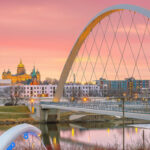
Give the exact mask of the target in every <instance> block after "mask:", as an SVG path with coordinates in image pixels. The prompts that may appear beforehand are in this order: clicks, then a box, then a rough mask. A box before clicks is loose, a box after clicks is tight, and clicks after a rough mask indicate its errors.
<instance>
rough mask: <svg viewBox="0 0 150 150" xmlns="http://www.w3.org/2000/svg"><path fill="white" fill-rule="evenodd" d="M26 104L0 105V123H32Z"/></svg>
mask: <svg viewBox="0 0 150 150" xmlns="http://www.w3.org/2000/svg"><path fill="white" fill-rule="evenodd" d="M30 114H31V113H30V111H29V109H28V108H27V107H26V106H0V124H17V123H25V122H26V123H34V122H35V120H34V119H33V118H32V117H31V116H30Z"/></svg>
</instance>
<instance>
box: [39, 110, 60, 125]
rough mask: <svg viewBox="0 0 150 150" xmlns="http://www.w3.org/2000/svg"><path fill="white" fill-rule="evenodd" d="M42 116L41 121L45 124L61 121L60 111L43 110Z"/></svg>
mask: <svg viewBox="0 0 150 150" xmlns="http://www.w3.org/2000/svg"><path fill="white" fill-rule="evenodd" d="M40 114H41V115H40V121H41V122H43V123H48V122H59V121H60V111H59V110H57V109H41V112H40Z"/></svg>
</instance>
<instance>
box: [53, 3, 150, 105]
mask: <svg viewBox="0 0 150 150" xmlns="http://www.w3.org/2000/svg"><path fill="white" fill-rule="evenodd" d="M123 10H131V11H135V12H138V13H140V14H142V15H144V16H146V17H148V18H150V11H149V10H146V9H144V8H141V7H138V6H134V5H128V4H121V5H115V6H111V7H109V8H106V9H104V10H103V11H101V12H100V13H98V14H97V15H96V16H95V17H94V18H93V19H92V20H91V21H90V22H89V23H88V24H87V26H86V27H85V28H84V30H83V31H82V32H81V34H80V35H79V37H78V39H77V41H76V43H75V44H74V46H73V48H72V50H71V52H70V54H69V56H68V59H67V61H66V63H65V66H64V68H63V71H62V73H61V76H60V80H59V83H58V87H57V90H56V94H55V97H54V99H53V101H54V102H58V101H59V100H60V98H61V96H62V94H63V88H64V84H65V82H66V80H67V77H68V74H69V72H70V69H71V67H72V64H73V62H74V60H75V58H76V56H77V54H78V52H79V50H80V47H81V46H82V44H83V42H84V40H85V39H86V37H87V36H88V35H89V33H90V32H91V30H92V29H93V28H94V27H95V26H96V25H97V24H98V23H99V22H100V21H102V20H103V19H104V18H105V17H107V16H109V15H110V14H112V13H114V12H117V11H123Z"/></svg>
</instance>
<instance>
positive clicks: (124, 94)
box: [122, 93, 126, 150]
mask: <svg viewBox="0 0 150 150" xmlns="http://www.w3.org/2000/svg"><path fill="white" fill-rule="evenodd" d="M125 97H126V93H123V98H122V113H123V114H122V116H123V118H122V119H123V150H125V129H124V127H125V125H124V121H125V120H124V100H125Z"/></svg>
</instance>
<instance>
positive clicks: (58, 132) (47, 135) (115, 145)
mask: <svg viewBox="0 0 150 150" xmlns="http://www.w3.org/2000/svg"><path fill="white" fill-rule="evenodd" d="M40 128H41V130H42V133H43V141H44V143H45V145H46V147H47V148H48V147H49V148H50V147H53V149H77V150H78V149H94V148H97V149H98V148H99V149H103V148H105V149H132V148H133V149H138V148H143V149H144V148H146V147H147V149H149V148H148V147H149V145H150V129H144V128H136V127H130V126H125V128H124V132H123V127H122V126H117V125H112V124H109V123H105V124H104V123H91V122H89V123H82V124H48V125H40Z"/></svg>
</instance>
